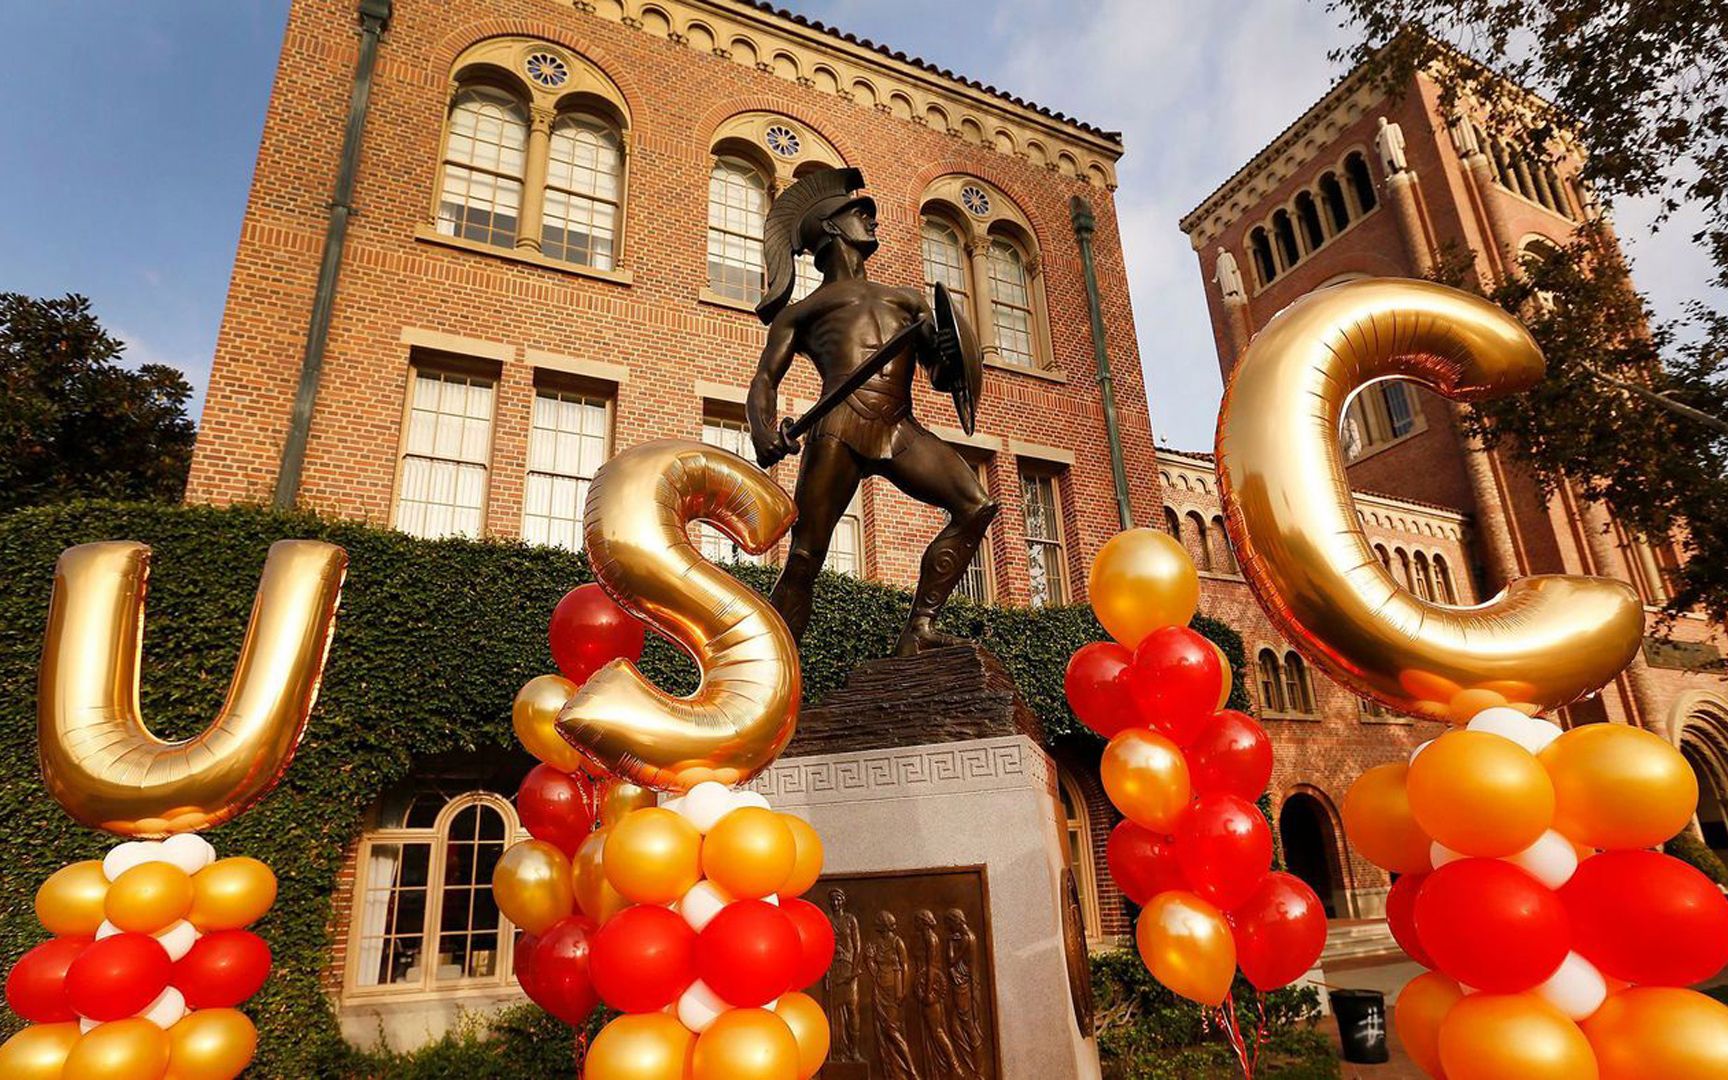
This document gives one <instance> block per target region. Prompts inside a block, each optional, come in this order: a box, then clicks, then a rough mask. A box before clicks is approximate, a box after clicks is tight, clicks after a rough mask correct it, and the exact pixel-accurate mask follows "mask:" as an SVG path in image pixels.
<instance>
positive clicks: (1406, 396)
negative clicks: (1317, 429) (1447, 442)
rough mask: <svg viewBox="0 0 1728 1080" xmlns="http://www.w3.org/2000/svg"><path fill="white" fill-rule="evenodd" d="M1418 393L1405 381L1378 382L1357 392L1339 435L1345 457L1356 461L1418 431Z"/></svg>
mask: <svg viewBox="0 0 1728 1080" xmlns="http://www.w3.org/2000/svg"><path fill="white" fill-rule="evenodd" d="M1419 415H1420V414H1419V413H1418V412H1417V402H1416V394H1415V392H1414V391H1413V390H1412V389H1411V388H1410V384H1409V383H1405V382H1380V383H1374V384H1373V385H1371V386H1368V387H1366V388H1364V389H1363V390H1362V392H1361V393H1359V394H1357V395H1356V397H1355V399H1354V400H1353V401H1351V402H1350V407H1349V408H1348V409H1347V410H1345V413H1344V423H1343V425H1342V427H1341V429H1340V432H1339V437H1340V441H1341V444H1342V446H1343V448H1344V456H1345V457H1346V458H1347V459H1351V460H1354V459H1355V458H1358V457H1361V456H1362V455H1363V454H1365V453H1367V452H1368V451H1369V450H1371V449H1373V448H1374V447H1376V446H1382V445H1384V444H1386V443H1389V442H1391V441H1392V440H1394V439H1401V438H1403V437H1404V436H1406V435H1408V434H1410V433H1411V432H1413V431H1415V430H1416V427H1417V420H1418V418H1419Z"/></svg>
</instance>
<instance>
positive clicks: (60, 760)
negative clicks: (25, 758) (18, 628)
mask: <svg viewBox="0 0 1728 1080" xmlns="http://www.w3.org/2000/svg"><path fill="white" fill-rule="evenodd" d="M148 556H149V549H148V548H146V547H144V545H142V544H131V543H104V544H86V545H83V546H82V547H75V548H70V549H68V550H67V551H66V552H65V553H64V554H62V555H61V557H60V562H59V564H58V566H57V567H56V570H55V582H54V595H53V599H52V601H51V603H50V607H49V621H48V634H47V640H46V643H45V645H44V648H43V655H42V672H41V679H40V688H41V693H40V703H39V713H40V722H39V739H40V743H41V750H42V770H43V774H44V777H45V779H46V780H47V782H48V788H49V790H50V791H51V792H52V793H53V794H54V796H55V797H56V798H57V799H58V800H59V801H60V802H61V804H62V805H63V806H65V808H66V810H67V811H68V812H69V813H70V814H72V816H73V817H75V818H77V819H79V820H80V821H82V822H84V823H85V824H87V825H91V826H94V827H97V828H101V829H105V830H107V831H109V832H113V833H117V834H120V835H122V836H166V839H163V840H154V839H152V840H133V841H129V842H126V843H122V844H120V845H118V846H117V847H115V848H113V849H112V850H110V851H109V852H108V853H107V854H106V855H105V856H104V857H103V858H102V859H100V860H97V859H91V860H87V861H84V862H77V863H72V864H71V865H69V866H64V867H61V868H60V869H59V870H57V871H56V872H55V873H54V874H53V875H51V876H50V877H49V878H48V880H47V881H45V882H43V883H42V886H41V888H40V889H39V890H38V891H37V893H36V917H37V919H38V920H39V921H40V922H41V924H42V926H43V928H44V929H46V930H47V931H48V932H49V933H50V934H52V935H54V936H53V937H52V938H51V939H50V940H48V941H46V942H44V943H42V944H41V945H38V946H36V947H35V948H33V949H31V950H30V951H29V952H27V953H25V954H24V955H23V956H22V957H20V958H19V960H18V962H17V963H16V964H14V965H13V967H12V970H11V973H10V974H9V975H8V976H7V979H6V1004H7V1005H8V1006H9V1007H10V1008H11V1009H12V1011H13V1012H15V1013H16V1014H18V1015H19V1016H20V1017H22V1018H23V1019H25V1020H27V1021H29V1025H30V1026H28V1027H26V1028H24V1029H23V1030H21V1031H19V1032H18V1033H17V1034H16V1035H14V1036H13V1037H12V1038H11V1039H9V1040H7V1042H6V1043H5V1044H4V1045H3V1046H0V1076H5V1077H7V1078H8V1080H49V1078H54V1080H60V1078H65V1080H74V1078H80V1080H82V1078H100V1080H164V1078H165V1077H172V1078H173V1080H230V1078H232V1077H235V1076H238V1075H239V1074H240V1073H241V1071H242V1070H244V1069H245V1068H246V1066H247V1064H248V1063H249V1062H250V1061H251V1060H252V1056H253V1053H254V1051H255V1050H256V1048H257V1043H258V1033H257V1031H256V1029H254V1027H253V1026H252V1022H251V1021H250V1020H248V1019H247V1018H246V1016H245V1014H243V1013H241V1012H239V1011H238V1009H237V1006H239V1005H240V1004H242V1003H243V1002H245V1001H246V999H248V998H250V997H251V996H252V995H253V994H255V993H257V991H258V990H259V988H260V987H262V986H263V985H264V981H265V979H266V978H268V976H269V974H270V947H269V946H268V945H267V944H265V942H264V940H263V939H262V938H260V937H259V936H258V935H256V934H254V933H252V932H251V931H249V930H248V929H246V928H247V927H248V926H250V925H251V924H252V923H254V922H256V921H257V920H258V919H259V918H261V917H262V916H263V915H264V914H265V913H266V912H267V911H269V910H270V906H271V905H272V904H273V903H274V902H275V899H276V876H275V875H274V874H273V873H271V871H270V868H269V867H268V866H266V865H264V864H263V863H261V862H259V861H258V860H256V859H250V858H245V857H232V858H225V859H218V858H217V857H216V852H215V849H214V848H212V847H211V845H210V844H209V842H207V841H206V840H204V839H202V838H201V837H199V836H197V835H195V831H196V830H200V829H204V828H208V827H210V826H212V825H215V824H219V823H221V822H223V821H226V820H229V819H231V818H233V817H234V816H235V815H236V814H238V813H240V812H241V811H242V810H244V809H245V808H246V806H247V805H249V804H250V803H252V802H253V801H255V800H257V799H259V798H261V797H262V796H263V795H264V794H265V793H266V792H268V791H269V789H270V788H271V787H272V786H274V785H275V783H276V782H277V780H279V779H280V778H281V775H282V773H283V771H285V770H286V769H287V767H288V762H289V759H290V758H291V757H292V756H293V753H294V748H295V746H296V745H297V744H298V742H299V740H300V736H301V734H302V733H303V731H304V729H305V724H306V720H307V717H308V715H309V714H310V712H311V709H312V704H313V700H314V698H315V697H316V694H317V689H318V683H319V679H320V677H321V675H322V673H323V667H324V659H325V653H326V650H327V649H328V647H329V643H330V637H331V634H332V632H333V631H334V628H335V617H336V607H337V602H338V597H339V595H340V591H341V584H342V576H343V571H344V567H345V564H346V556H345V555H344V554H343V552H342V549H340V548H336V547H332V546H330V545H328V544H320V543H315V542H312V541H303V540H300V541H282V542H280V543H278V544H276V545H274V546H272V547H271V549H270V555H269V558H268V559H267V561H266V562H265V566H264V574H263V579H262V581H261V582H260V584H259V588H258V597H257V600H256V602H255V604H254V606H253V609H252V620H251V624H250V625H249V626H248V628H247V631H246V639H245V641H244V642H243V643H242V645H241V648H240V655H241V661H240V664H239V666H238V667H237V669H236V671H235V674H234V680H233V684H232V686H231V687H230V689H229V693H228V701H227V704H225V705H224V707H223V709H222V712H221V714H220V715H219V716H218V717H217V719H216V721H215V722H214V723H213V724H212V725H211V727H210V728H209V729H208V730H206V731H205V732H204V733H203V734H201V735H198V736H195V737H194V738H192V739H188V740H185V741H184V742H179V743H167V742H163V741H162V740H160V739H157V738H156V737H155V736H154V735H152V734H151V733H150V732H149V730H148V729H147V728H145V726H144V723H143V721H142V719H141V718H140V716H139V711H138V700H137V694H138V676H137V671H138V662H139V656H138V650H139V642H140V639H141V637H142V628H143V605H144V587H145V579H146V576H147V572H148V566H149V563H148Z"/></svg>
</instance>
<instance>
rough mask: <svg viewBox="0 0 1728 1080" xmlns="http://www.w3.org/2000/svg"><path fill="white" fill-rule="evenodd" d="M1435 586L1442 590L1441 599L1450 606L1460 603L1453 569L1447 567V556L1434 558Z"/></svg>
mask: <svg viewBox="0 0 1728 1080" xmlns="http://www.w3.org/2000/svg"><path fill="white" fill-rule="evenodd" d="M1434 584H1435V585H1436V586H1438V587H1439V589H1440V596H1439V599H1441V600H1444V601H1446V602H1447V603H1448V604H1456V603H1457V602H1458V587H1457V586H1456V585H1455V584H1453V582H1452V568H1451V567H1449V566H1447V565H1446V556H1444V555H1436V556H1434Z"/></svg>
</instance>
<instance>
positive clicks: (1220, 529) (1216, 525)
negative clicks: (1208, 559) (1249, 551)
mask: <svg viewBox="0 0 1728 1080" xmlns="http://www.w3.org/2000/svg"><path fill="white" fill-rule="evenodd" d="M1207 531H1208V533H1209V535H1210V537H1211V547H1212V569H1214V570H1216V571H1218V572H1219V573H1221V574H1237V573H1241V568H1240V567H1238V566H1237V565H1236V553H1235V552H1234V551H1232V550H1231V549H1230V534H1229V532H1227V531H1226V530H1225V528H1224V519H1223V518H1222V517H1214V518H1213V519H1212V527H1211V528H1210V529H1209V530H1207Z"/></svg>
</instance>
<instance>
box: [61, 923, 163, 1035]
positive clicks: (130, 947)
mask: <svg viewBox="0 0 1728 1080" xmlns="http://www.w3.org/2000/svg"><path fill="white" fill-rule="evenodd" d="M173 974H174V962H173V961H172V960H170V959H168V950H167V949H164V948H163V947H162V943H161V942H159V941H157V940H156V939H155V938H153V937H151V936H150V935H149V934H115V935H114V936H113V937H109V938H103V939H102V940H101V941H98V942H95V943H93V944H92V945H90V946H89V947H88V948H86V949H85V950H84V951H83V952H81V953H79V954H78V958H77V959H75V960H73V961H72V966H71V967H69V968H67V969H66V1000H67V1001H68V1002H70V1003H71V1005H72V1009H73V1011H74V1012H76V1013H78V1015H80V1016H85V1017H88V1018H90V1019H91V1020H102V1021H108V1020H124V1019H125V1018H126V1017H128V1016H137V1015H138V1014H139V1013H140V1012H143V1011H144V1010H145V1009H147V1008H149V1007H150V1003H151V1002H152V1001H155V1000H156V997H157V995H158V994H160V993H162V991H163V990H165V989H167V987H168V980H169V979H170V978H171V977H172V976H173Z"/></svg>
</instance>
